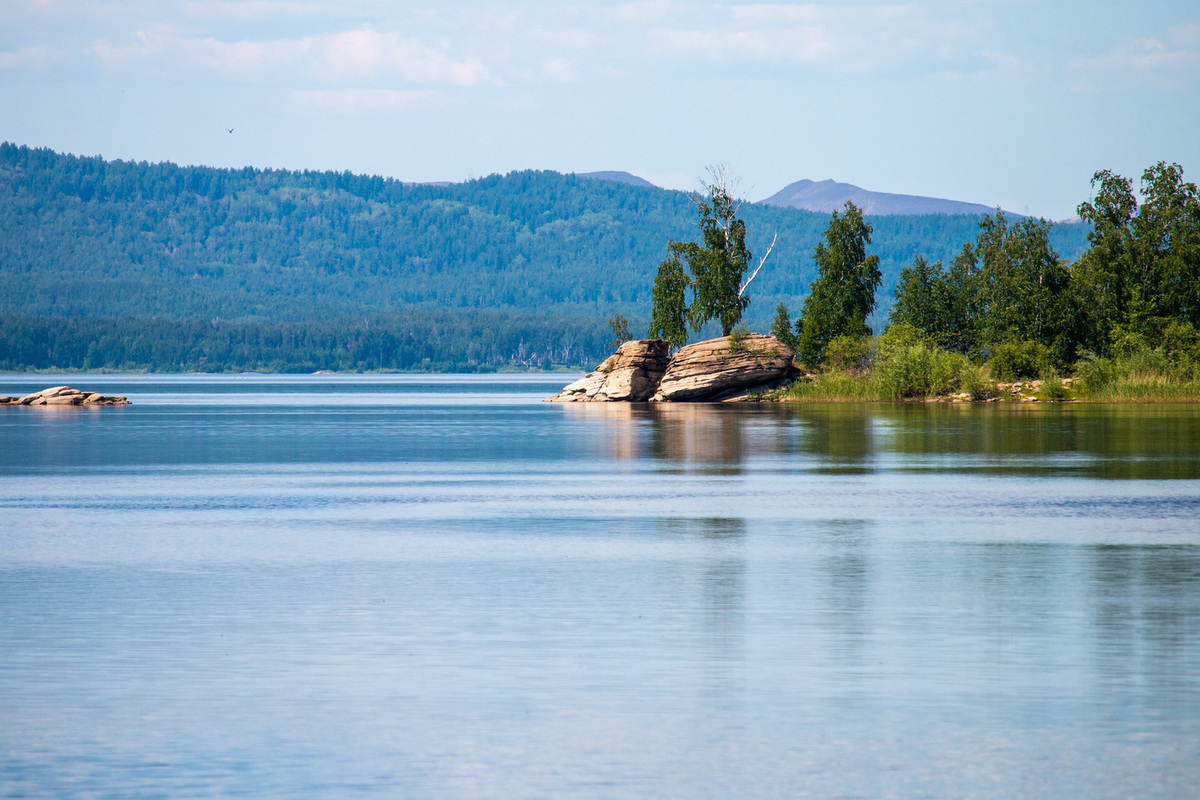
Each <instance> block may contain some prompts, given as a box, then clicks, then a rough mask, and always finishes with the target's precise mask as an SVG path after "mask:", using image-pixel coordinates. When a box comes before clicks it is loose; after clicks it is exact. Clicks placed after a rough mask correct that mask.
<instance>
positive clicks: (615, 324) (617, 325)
mask: <svg viewBox="0 0 1200 800" xmlns="http://www.w3.org/2000/svg"><path fill="white" fill-rule="evenodd" d="M608 325H609V327H610V328H612V333H613V338H612V341H611V342H609V343H608V346H609V347H611V348H613V349H614V350H615V349H616V348H618V347H620V346H621V345H623V344H625V342H628V341H629V340H630V339H632V338H633V335H632V334H630V333H629V320H627V319H625V315H624V314H620V313H616V314H613V315H612V316H611V317H609V318H608Z"/></svg>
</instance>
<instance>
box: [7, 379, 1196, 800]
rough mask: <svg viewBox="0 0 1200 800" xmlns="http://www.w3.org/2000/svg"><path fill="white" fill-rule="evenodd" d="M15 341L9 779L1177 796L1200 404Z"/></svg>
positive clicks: (10, 785)
mask: <svg viewBox="0 0 1200 800" xmlns="http://www.w3.org/2000/svg"><path fill="white" fill-rule="evenodd" d="M566 382H567V379H566V378H564V377H555V376H304V377H293V376H96V375H92V376H0V394H19V393H24V392H28V391H32V390H36V389H40V388H44V387H45V386H48V385H54V384H59V383H69V384H71V385H74V386H78V387H81V388H86V389H92V390H97V391H101V392H104V393H106V394H114V393H115V394H127V395H129V396H130V397H131V399H132V400H133V401H134V404H133V405H131V406H128V407H119V408H98V409H80V408H41V409H34V408H0V720H2V724H0V795H3V796H21V795H31V796H46V795H50V796H55V795H57V796H114V797H116V796H120V797H137V796H170V797H189V796H205V797H208V796H213V795H235V796H272V797H314V796H328V797H347V796H351V797H353V796H369V797H448V796H470V797H478V796H483V797H531V796H532V797H546V796H579V797H632V796H656V797H658V796H661V797H729V796H745V797H804V796H812V797H881V796H898V797H1007V796H1054V797H1129V796H1142V797H1181V796H1188V795H1190V794H1193V793H1194V792H1195V791H1196V788H1197V786H1200V523H1198V522H1197V519H1200V409H1198V408H1197V407H1196V406H1186V405H1181V406H1083V405H1069V406H1042V407H1036V406H1035V407H1030V406H1028V405H1024V406H1019V407H1012V406H999V407H998V406H995V405H988V406H926V405H920V404H918V405H903V406H891V405H878V406H802V407H775V406H769V407H757V406H710V405H679V406H645V405H634V406H629V405H612V406H607V405H606V406H601V405H595V406H587V405H558V404H544V403H541V402H540V401H541V398H542V397H544V396H546V395H548V394H550V393H552V392H553V391H554V390H556V389H557V388H558V387H560V386H561V385H562V384H564V383H566Z"/></svg>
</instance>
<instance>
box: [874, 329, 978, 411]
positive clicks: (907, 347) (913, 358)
mask: <svg viewBox="0 0 1200 800" xmlns="http://www.w3.org/2000/svg"><path fill="white" fill-rule="evenodd" d="M873 366H874V374H873V381H874V383H875V385H876V387H877V389H878V391H879V393H880V394H881V395H882V396H884V397H887V398H889V399H892V400H903V399H905V398H913V397H934V396H936V395H941V394H948V393H950V392H954V391H958V390H959V389H960V388H961V387H962V386H963V384H964V382H969V383H970V384H971V389H970V390H969V391H971V392H972V394H974V393H975V392H976V391H978V392H986V391H987V390H988V389H987V382H986V379H985V378H983V377H982V376H981V375H980V374H979V371H978V369H977V368H976V367H975V365H974V364H972V363H971V361H970V359H968V358H967V357H966V356H964V355H962V354H960V353H951V352H950V351H948V350H943V349H941V348H940V347H936V346H934V345H929V344H926V343H924V342H918V343H916V344H898V343H896V342H894V341H893V342H890V343H888V342H883V343H881V346H880V348H879V353H878V355H877V356H876V358H875V362H874V365H873Z"/></svg>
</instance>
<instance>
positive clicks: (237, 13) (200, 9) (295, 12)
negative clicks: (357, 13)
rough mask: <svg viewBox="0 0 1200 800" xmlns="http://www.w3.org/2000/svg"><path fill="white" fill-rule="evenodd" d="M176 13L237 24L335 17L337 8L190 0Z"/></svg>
mask: <svg viewBox="0 0 1200 800" xmlns="http://www.w3.org/2000/svg"><path fill="white" fill-rule="evenodd" d="M180 10H181V11H182V12H183V13H184V14H185V15H187V16H189V17H195V18H198V19H219V20H239V21H248V20H262V19H270V18H272V17H288V16H291V17H294V16H311V15H314V14H337V13H339V8H338V6H337V5H334V4H330V3H321V2H306V1H304V0H193V2H185V3H182V4H180ZM341 13H345V11H344V9H343V10H342V12H341Z"/></svg>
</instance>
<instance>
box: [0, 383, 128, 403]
mask: <svg viewBox="0 0 1200 800" xmlns="http://www.w3.org/2000/svg"><path fill="white" fill-rule="evenodd" d="M127 405H129V398H127V397H116V396H111V397H110V396H107V395H102V394H100V393H99V392H81V391H80V390H78V389H72V388H71V387H70V386H52V387H50V388H49V389H42V390H41V391H40V392H34V393H33V394H27V395H25V396H24V397H0V406H127Z"/></svg>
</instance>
